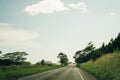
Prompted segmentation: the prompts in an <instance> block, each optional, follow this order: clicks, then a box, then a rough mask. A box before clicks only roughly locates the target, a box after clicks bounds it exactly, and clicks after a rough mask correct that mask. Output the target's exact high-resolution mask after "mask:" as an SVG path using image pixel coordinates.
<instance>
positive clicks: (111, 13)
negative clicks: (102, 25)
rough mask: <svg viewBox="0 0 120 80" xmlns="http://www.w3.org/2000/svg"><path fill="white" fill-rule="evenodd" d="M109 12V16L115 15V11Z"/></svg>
mask: <svg viewBox="0 0 120 80" xmlns="http://www.w3.org/2000/svg"><path fill="white" fill-rule="evenodd" d="M109 14H110V16H116V15H117V13H115V12H110V13H109Z"/></svg>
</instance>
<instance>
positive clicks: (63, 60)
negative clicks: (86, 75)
mask: <svg viewBox="0 0 120 80" xmlns="http://www.w3.org/2000/svg"><path fill="white" fill-rule="evenodd" d="M57 58H60V61H59V62H60V63H61V66H63V65H67V64H68V58H67V55H66V54H64V53H62V52H61V53H59V54H58V56H57Z"/></svg>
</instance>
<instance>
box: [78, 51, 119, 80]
mask: <svg viewBox="0 0 120 80" xmlns="http://www.w3.org/2000/svg"><path fill="white" fill-rule="evenodd" d="M80 67H81V68H83V69H85V70H87V71H88V72H90V73H92V74H94V75H95V76H97V77H98V78H99V79H100V80H120V51H116V52H114V53H113V54H107V55H104V56H102V57H100V58H99V59H97V60H96V61H88V62H86V63H83V64H81V65H80Z"/></svg>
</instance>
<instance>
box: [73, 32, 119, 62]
mask: <svg viewBox="0 0 120 80" xmlns="http://www.w3.org/2000/svg"><path fill="white" fill-rule="evenodd" d="M116 50H120V33H119V34H118V36H117V37H116V38H115V39H113V38H111V40H110V41H109V43H108V44H106V45H105V43H104V42H103V44H102V46H101V47H99V48H97V49H96V48H95V47H94V45H93V44H92V42H90V43H88V45H87V46H86V47H85V48H84V49H82V50H79V51H77V52H76V53H75V55H74V57H73V58H74V59H75V62H76V63H78V64H80V63H84V62H87V61H89V60H96V59H98V58H99V57H101V56H102V55H105V54H108V53H113V52H114V51H116Z"/></svg>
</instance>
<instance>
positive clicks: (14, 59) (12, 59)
mask: <svg viewBox="0 0 120 80" xmlns="http://www.w3.org/2000/svg"><path fill="white" fill-rule="evenodd" d="M26 55H28V54H27V53H26V52H19V51H18V52H13V53H6V54H3V55H2V56H0V65H6V66H9V65H22V64H24V63H25V60H26V57H25V56H26ZM26 63H27V62H26ZM29 64H30V63H29Z"/></svg>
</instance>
